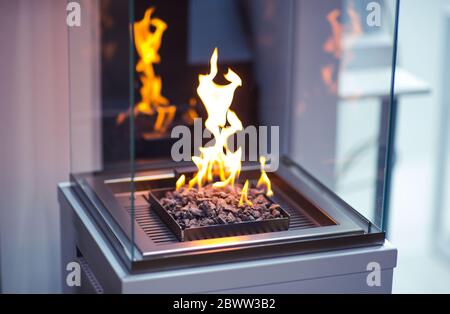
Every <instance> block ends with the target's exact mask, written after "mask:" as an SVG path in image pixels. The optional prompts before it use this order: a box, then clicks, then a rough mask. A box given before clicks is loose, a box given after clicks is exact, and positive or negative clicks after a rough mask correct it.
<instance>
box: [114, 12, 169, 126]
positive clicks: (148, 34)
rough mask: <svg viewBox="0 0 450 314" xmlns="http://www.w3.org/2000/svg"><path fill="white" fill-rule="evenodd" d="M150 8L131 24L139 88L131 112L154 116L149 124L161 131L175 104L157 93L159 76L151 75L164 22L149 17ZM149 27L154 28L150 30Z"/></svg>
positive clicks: (121, 118)
mask: <svg viewBox="0 0 450 314" xmlns="http://www.w3.org/2000/svg"><path fill="white" fill-rule="evenodd" d="M153 12H154V8H148V9H147V11H145V15H144V18H143V19H142V20H140V21H138V22H135V23H134V41H135V46H136V50H137V53H138V55H139V57H140V59H139V61H138V63H137V64H136V72H138V73H141V76H140V80H141V83H142V87H141V89H140V94H141V101H140V102H139V103H137V104H136V106H135V107H134V112H133V113H134V115H135V116H136V115H138V114H139V113H141V114H144V115H149V116H152V115H155V114H156V121H155V124H154V126H153V128H154V130H155V131H158V132H165V131H166V130H167V128H168V127H169V125H170V123H171V122H172V120H173V118H174V116H175V111H176V107H175V106H173V105H170V103H169V100H168V99H167V98H165V97H164V96H163V95H162V94H161V90H162V79H161V77H160V76H157V75H156V74H155V70H154V68H153V67H154V64H158V63H160V62H161V57H160V55H159V53H158V51H159V48H160V47H161V41H162V36H163V33H164V31H165V30H166V29H167V24H166V23H165V22H164V21H163V20H161V19H159V18H152V14H153ZM151 27H153V28H154V31H153V32H152V31H151V29H150V28H151ZM127 115H128V113H120V114H119V115H118V116H117V119H116V123H117V124H121V123H122V122H123V121H124V120H125V119H126V117H127Z"/></svg>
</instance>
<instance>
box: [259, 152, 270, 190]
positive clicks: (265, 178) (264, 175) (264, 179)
mask: <svg viewBox="0 0 450 314" xmlns="http://www.w3.org/2000/svg"><path fill="white" fill-rule="evenodd" d="M259 162H260V164H261V176H260V177H259V180H258V183H257V184H256V186H257V187H259V186H261V185H265V186H266V195H267V196H272V195H273V191H272V185H271V183H270V180H269V177H268V176H267V173H266V170H264V167H265V166H266V157H264V156H261V157H260V158H259Z"/></svg>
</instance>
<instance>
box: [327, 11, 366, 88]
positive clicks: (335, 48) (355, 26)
mask: <svg viewBox="0 0 450 314" xmlns="http://www.w3.org/2000/svg"><path fill="white" fill-rule="evenodd" d="M347 14H348V16H349V18H350V28H349V30H348V32H349V35H348V37H349V38H351V39H352V38H356V37H358V36H360V35H361V34H362V32H363V30H362V25H361V19H360V17H359V15H358V13H357V12H356V11H355V9H354V7H353V2H350V3H349V5H348V7H347ZM340 15H341V11H340V10H338V9H334V10H332V11H331V12H330V13H328V14H327V21H328V23H329V24H330V27H331V36H330V37H329V38H328V39H327V40H326V41H325V43H324V45H323V50H324V51H325V52H327V53H329V54H332V55H333V56H334V58H336V59H340V58H341V56H342V44H341V42H342V34H343V31H344V27H343V25H342V24H341V23H340V22H339V20H338V18H339V16H340ZM349 53H350V52H349ZM348 60H350V58H349V57H348V58H347V61H348ZM344 66H345V65H344ZM321 75H322V80H323V82H324V84H325V85H326V86H327V87H328V89H329V90H330V92H331V93H333V94H337V91H338V82H337V79H336V78H335V76H336V71H335V67H334V65H333V64H327V65H324V66H323V67H322V68H321Z"/></svg>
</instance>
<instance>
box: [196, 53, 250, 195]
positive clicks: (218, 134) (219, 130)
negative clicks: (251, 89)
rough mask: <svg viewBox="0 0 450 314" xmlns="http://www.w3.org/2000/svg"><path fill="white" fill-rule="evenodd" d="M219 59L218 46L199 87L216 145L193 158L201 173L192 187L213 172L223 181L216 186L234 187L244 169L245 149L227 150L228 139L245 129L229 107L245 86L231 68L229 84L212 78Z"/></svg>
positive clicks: (209, 179)
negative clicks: (220, 82)
mask: <svg viewBox="0 0 450 314" xmlns="http://www.w3.org/2000/svg"><path fill="white" fill-rule="evenodd" d="M217 59H218V51H217V48H215V49H214V52H213V54H212V56H211V60H210V72H209V74H207V75H199V86H198V88H197V94H198V96H199V97H200V99H201V100H202V102H203V104H204V106H205V108H206V111H207V113H208V118H207V119H206V121H205V127H206V128H207V129H208V130H209V131H210V132H211V134H212V135H213V137H214V140H215V143H214V145H213V146H209V147H200V156H193V157H192V161H193V162H194V164H195V165H196V166H197V169H198V172H197V174H196V175H195V176H194V177H193V178H192V179H191V180H190V181H189V187H193V186H195V185H197V186H198V187H199V188H201V187H202V185H203V184H204V183H205V182H212V181H213V179H214V175H219V176H220V180H221V181H219V182H216V183H214V184H213V186H214V187H224V186H226V185H228V184H230V185H231V186H234V182H235V180H236V178H237V177H238V176H239V173H240V170H241V157H242V150H241V148H239V149H237V150H236V151H235V152H232V151H231V150H229V149H228V146H227V140H228V138H229V137H230V136H231V135H233V134H234V133H236V132H237V131H240V130H242V129H243V128H242V123H241V121H240V120H239V118H238V116H237V115H236V113H234V111H232V110H230V106H231V103H232V101H233V96H234V91H235V90H236V88H237V87H238V86H241V85H242V80H241V78H240V77H239V76H238V75H237V74H236V73H235V72H234V71H233V70H231V69H228V73H227V74H225V78H226V79H227V80H228V81H229V82H230V83H229V84H227V85H218V84H216V83H215V82H214V81H213V80H214V78H215V77H216V75H217V72H218V70H217ZM227 122H228V125H227Z"/></svg>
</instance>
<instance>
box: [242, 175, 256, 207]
mask: <svg viewBox="0 0 450 314" xmlns="http://www.w3.org/2000/svg"><path fill="white" fill-rule="evenodd" d="M247 193H248V180H246V181H245V184H244V187H243V188H242V191H241V199H240V200H239V206H244V202H245V204H247V205H248V206H253V203H252V202H251V201H249V199H248V196H247Z"/></svg>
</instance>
